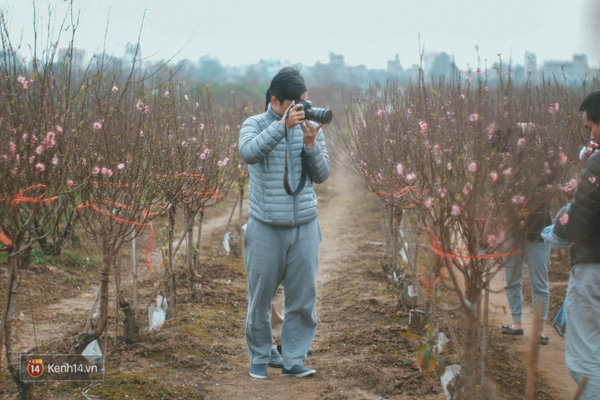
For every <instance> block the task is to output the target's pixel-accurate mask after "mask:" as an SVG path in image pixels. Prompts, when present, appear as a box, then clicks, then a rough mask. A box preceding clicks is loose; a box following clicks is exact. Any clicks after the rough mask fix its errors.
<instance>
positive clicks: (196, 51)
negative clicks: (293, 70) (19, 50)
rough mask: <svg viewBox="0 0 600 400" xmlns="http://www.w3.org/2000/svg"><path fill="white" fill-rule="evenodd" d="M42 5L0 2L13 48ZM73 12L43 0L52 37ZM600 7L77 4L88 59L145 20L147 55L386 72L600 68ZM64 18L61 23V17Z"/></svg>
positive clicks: (367, 2) (385, 1)
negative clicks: (427, 61)
mask: <svg viewBox="0 0 600 400" xmlns="http://www.w3.org/2000/svg"><path fill="white" fill-rule="evenodd" d="M32 3H33V2H32V0H0V7H2V10H3V11H4V12H5V15H6V16H7V21H8V25H9V27H10V32H11V38H12V41H13V42H21V43H22V44H31V43H32V42H33V34H32V25H33V12H32V10H33V6H32ZM49 4H50V7H51V8H54V14H55V16H57V17H60V16H63V15H64V10H65V8H66V7H65V4H66V2H65V1H64V0H36V5H37V8H38V17H39V18H40V19H41V20H42V21H43V23H42V24H41V26H40V27H39V28H40V29H39V31H40V34H42V33H44V35H45V32H46V30H47V22H48V12H47V10H48V5H49ZM598 4H600V2H599V1H597V0H479V1H474V0H360V1H359V0H344V1H343V0H296V1H286V0H169V1H167V0H75V1H74V5H75V7H74V8H75V9H76V11H79V12H80V24H79V28H78V33H77V35H76V39H75V42H76V43H75V45H76V47H78V48H84V49H86V50H87V52H88V54H92V53H94V52H97V51H101V50H102V47H103V45H104V44H103V43H104V39H105V31H106V30H107V22H108V33H107V34H106V47H107V52H108V53H110V54H112V55H115V56H119V57H121V56H123V55H124V53H125V45H126V44H127V43H128V42H134V43H135V42H136V41H137V37H138V33H139V30H140V25H141V23H142V19H143V18H144V12H145V20H144V26H143V28H142V34H141V50H142V56H143V57H144V58H147V59H168V58H171V57H173V56H175V60H180V59H184V58H187V59H190V60H193V61H197V60H198V59H199V58H200V57H201V56H203V55H208V56H211V57H216V58H218V59H219V60H220V61H221V62H222V63H223V64H224V65H247V64H254V63H257V62H258V61H260V60H261V59H262V60H280V61H282V62H284V63H287V62H289V63H301V64H304V65H307V66H312V65H314V64H315V63H316V62H317V61H319V62H322V63H328V62H329V53H330V52H333V53H336V54H341V55H343V56H344V57H345V61H346V64H347V65H361V64H362V65H366V66H367V67H369V68H386V66H387V60H391V59H393V58H394V57H395V55H396V54H398V55H399V57H400V62H401V64H402V66H403V67H405V68H406V67H410V66H411V65H413V64H418V62H419V38H420V43H421V46H424V49H425V52H440V51H445V52H446V53H448V54H450V55H453V56H454V57H455V60H456V63H457V65H458V66H459V67H461V68H464V67H466V66H467V64H469V65H470V66H471V67H476V66H477V65H478V61H477V52H476V50H475V47H476V46H478V48H479V55H480V60H481V66H484V64H485V62H487V65H491V64H492V63H493V62H495V61H497V60H498V56H497V54H501V56H502V59H503V61H508V60H509V59H511V58H512V60H513V62H515V63H518V64H522V63H523V56H524V53H525V52H526V51H530V52H533V53H535V54H536V55H537V60H538V65H541V63H542V62H543V61H545V60H549V59H557V60H565V61H566V60H571V59H572V56H573V54H575V53H585V54H587V55H588V58H589V63H590V65H591V66H595V67H597V66H598V65H599V64H600V40H599V38H600V29H599V28H600V6H599V5H598ZM57 20H58V19H57Z"/></svg>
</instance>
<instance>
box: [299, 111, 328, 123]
mask: <svg viewBox="0 0 600 400" xmlns="http://www.w3.org/2000/svg"><path fill="white" fill-rule="evenodd" d="M304 111H305V113H306V119H309V120H311V121H315V122H317V123H319V124H328V123H330V122H331V120H332V119H333V112H331V110H328V109H326V108H308V109H305V110H304Z"/></svg>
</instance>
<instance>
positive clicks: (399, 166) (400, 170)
mask: <svg viewBox="0 0 600 400" xmlns="http://www.w3.org/2000/svg"><path fill="white" fill-rule="evenodd" d="M396 173H397V174H398V175H404V165H402V164H401V163H398V164H396Z"/></svg>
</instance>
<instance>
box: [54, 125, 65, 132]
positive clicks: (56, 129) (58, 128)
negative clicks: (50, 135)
mask: <svg viewBox="0 0 600 400" xmlns="http://www.w3.org/2000/svg"><path fill="white" fill-rule="evenodd" d="M54 130H55V131H56V132H58V133H62V132H63V128H62V126H60V125H56V126H55V127H54Z"/></svg>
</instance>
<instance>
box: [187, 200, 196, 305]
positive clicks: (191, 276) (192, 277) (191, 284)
mask: <svg viewBox="0 0 600 400" xmlns="http://www.w3.org/2000/svg"><path fill="white" fill-rule="evenodd" d="M185 214H186V215H185V219H186V221H190V220H191V218H192V216H193V215H194V214H193V210H191V209H187V208H186V212H185ZM190 222H193V221H190ZM186 242H187V243H186V248H185V252H186V257H185V262H186V270H187V274H186V275H187V285H188V299H189V300H190V301H193V300H195V299H196V297H197V295H198V294H197V293H196V282H195V281H196V271H195V270H194V264H195V262H194V261H195V260H194V256H195V253H196V252H195V251H194V228H193V227H192V228H191V229H190V230H188V232H187V241H186Z"/></svg>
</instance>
